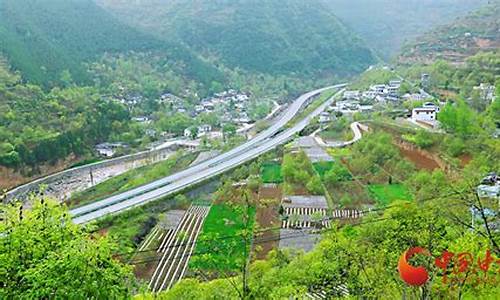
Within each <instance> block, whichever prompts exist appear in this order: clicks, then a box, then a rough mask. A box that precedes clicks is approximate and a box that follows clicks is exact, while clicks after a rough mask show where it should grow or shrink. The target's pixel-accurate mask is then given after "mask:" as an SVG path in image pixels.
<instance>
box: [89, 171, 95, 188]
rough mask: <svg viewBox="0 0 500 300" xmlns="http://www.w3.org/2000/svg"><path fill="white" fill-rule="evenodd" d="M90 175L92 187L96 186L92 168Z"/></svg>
mask: <svg viewBox="0 0 500 300" xmlns="http://www.w3.org/2000/svg"><path fill="white" fill-rule="evenodd" d="M89 173H90V186H94V174H92V167H90V168H89Z"/></svg>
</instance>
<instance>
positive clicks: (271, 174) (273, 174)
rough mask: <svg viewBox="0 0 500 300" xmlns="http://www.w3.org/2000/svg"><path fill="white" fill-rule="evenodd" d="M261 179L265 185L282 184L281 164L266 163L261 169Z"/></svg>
mask: <svg viewBox="0 0 500 300" xmlns="http://www.w3.org/2000/svg"><path fill="white" fill-rule="evenodd" d="M261 178H262V182H264V183H282V182H283V176H282V175H281V164H279V163H265V164H264V165H263V166H262V168H261Z"/></svg>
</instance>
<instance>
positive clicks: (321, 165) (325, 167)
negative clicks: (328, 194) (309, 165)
mask: <svg viewBox="0 0 500 300" xmlns="http://www.w3.org/2000/svg"><path fill="white" fill-rule="evenodd" d="M335 164H336V163H335V162H334V161H320V162H315V163H313V168H314V169H315V170H316V172H318V174H319V177H320V178H321V180H323V179H324V178H325V174H326V172H328V171H330V170H331V169H332V168H333V166H334V165H335Z"/></svg>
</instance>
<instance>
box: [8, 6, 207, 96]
mask: <svg viewBox="0 0 500 300" xmlns="http://www.w3.org/2000/svg"><path fill="white" fill-rule="evenodd" d="M146 50H161V51H167V52H168V53H169V54H170V55H172V57H173V58H176V59H179V60H183V61H184V62H185V63H187V64H188V66H189V67H188V72H191V73H192V74H193V75H200V76H201V75H202V76H204V75H206V74H207V73H210V72H211V71H212V70H209V69H210V68H209V67H207V66H205V65H204V63H203V62H201V61H198V60H197V59H196V58H195V57H193V56H191V55H190V54H189V52H187V51H185V49H183V48H182V47H180V46H178V45H173V44H168V43H166V42H165V41H160V40H158V39H157V38H154V37H152V36H150V35H147V34H144V33H142V32H140V31H139V30H137V29H134V28H131V27H130V26H128V25H125V24H124V23H122V22H120V21H118V20H117V19H116V18H114V17H113V16H112V15H111V14H109V13H108V12H106V11H105V10H103V9H102V8H100V7H99V6H97V5H96V4H95V3H94V2H93V1H91V0H4V1H2V2H1V3H0V52H3V53H4V54H5V55H6V56H7V57H8V59H9V62H10V64H11V65H12V66H13V67H14V68H15V69H18V70H20V71H21V72H22V73H23V76H25V78H26V79H28V80H30V81H32V82H35V83H43V84H45V85H48V86H53V85H55V84H56V83H57V82H58V81H59V80H60V77H61V74H62V72H63V71H64V70H69V71H70V73H71V75H72V77H73V79H74V80H75V81H77V82H88V80H89V76H88V74H87V72H86V68H85V66H84V65H83V64H82V63H83V62H86V61H89V60H93V59H95V58H98V57H99V56H101V55H102V54H104V53H105V52H127V51H146ZM210 80H211V79H209V80H208V81H210Z"/></svg>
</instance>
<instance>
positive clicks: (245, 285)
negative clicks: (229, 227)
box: [242, 189, 250, 299]
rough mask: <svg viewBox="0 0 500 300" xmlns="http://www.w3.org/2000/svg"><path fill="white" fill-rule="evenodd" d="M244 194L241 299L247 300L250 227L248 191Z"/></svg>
mask: <svg viewBox="0 0 500 300" xmlns="http://www.w3.org/2000/svg"><path fill="white" fill-rule="evenodd" d="M243 193H244V198H245V206H246V207H245V209H246V211H245V214H243V217H244V218H245V228H244V229H243V234H244V236H243V239H244V242H245V249H244V259H245V260H244V263H243V270H242V271H243V292H242V299H247V298H248V292H249V291H248V282H247V280H248V279H247V278H248V262H249V259H250V258H249V257H248V247H249V236H250V235H249V232H248V230H249V227H250V203H249V201H248V191H247V190H246V189H245V190H244V191H243Z"/></svg>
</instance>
